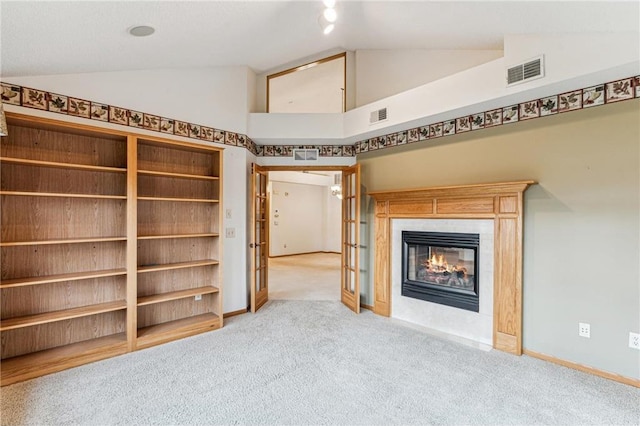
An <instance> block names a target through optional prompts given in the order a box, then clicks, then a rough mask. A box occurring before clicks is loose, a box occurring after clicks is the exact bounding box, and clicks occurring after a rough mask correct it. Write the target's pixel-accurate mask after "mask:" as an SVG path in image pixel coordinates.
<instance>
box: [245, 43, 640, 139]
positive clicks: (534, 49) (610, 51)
mask: <svg viewBox="0 0 640 426" xmlns="http://www.w3.org/2000/svg"><path fill="white" fill-rule="evenodd" d="M639 44H640V40H639V39H638V35H637V33H635V34H598V35H593V36H592V35H583V34H581V35H558V36H553V37H551V36H549V37H542V36H538V35H530V36H508V37H505V50H504V54H505V56H504V58H500V59H495V60H493V61H490V62H486V63H483V64H481V65H478V66H475V67H473V68H469V69H467V70H464V71H461V72H459V73H456V74H453V75H450V76H447V77H444V78H441V79H438V80H435V81H432V82H430V83H427V84H425V85H422V86H419V87H416V88H414V89H411V90H408V91H405V92H402V93H400V94H395V95H393V96H389V97H387V98H384V99H382V100H378V101H374V102H372V103H370V104H367V105H365V106H361V107H358V108H355V109H353V110H350V111H347V112H346V113H345V114H342V116H341V117H342V120H343V123H342V129H343V134H342V137H340V135H338V131H339V128H340V123H339V119H340V117H337V118H336V119H335V121H332V122H331V123H327V122H326V118H325V117H322V116H316V117H302V116H300V115H298V114H295V115H290V116H287V115H284V116H283V117H277V118H273V117H272V118H269V117H258V115H259V114H251V117H250V119H249V128H248V133H249V134H250V135H251V137H252V138H253V139H254V140H256V141H259V142H260V141H265V142H264V143H267V142H266V141H276V140H278V141H280V143H283V144H288V143H289V141H290V140H292V141H295V143H296V144H298V143H299V142H300V138H301V137H304V135H306V136H308V137H310V138H314V140H323V139H325V138H326V139H329V140H330V142H329V143H340V142H341V143H353V142H356V141H359V140H363V139H367V138H370V137H374V136H380V135H384V134H388V133H392V132H396V131H400V130H406V129H408V128H411V127H417V126H421V125H424V124H430V123H435V122H438V121H442V120H445V119H451V118H457V117H460V116H463V115H467V114H473V113H478V112H483V111H487V110H491V109H493V108H498V107H503V106H508V105H513V104H516V103H519V102H524V101H528V100H531V99H536V98H539V97H543V96H547V95H553V94H557V93H562V92H564V91H568V90H574V89H579V88H583V87H588V86H589V85H592V84H601V83H604V82H607V81H612V80H617V79H620V78H625V77H630V76H634V75H637V74H638V73H640V46H639ZM594 52H597V53H594ZM539 54H544V55H545V63H546V64H545V74H546V76H545V77H544V78H541V79H538V80H533V81H530V82H527V83H523V84H519V85H515V86H512V87H508V88H507V87H506V82H505V71H506V68H507V66H511V65H513V64H514V63H517V62H518V61H522V60H526V59H529V58H531V57H532V56H536V55H539ZM414 71H415V72H418V73H419V72H421V70H420V69H414ZM358 84H359V83H358ZM380 108H387V115H388V119H387V120H386V121H383V122H379V123H376V124H373V125H372V124H370V123H369V117H370V114H371V112H372V111H374V110H377V109H380ZM301 123H304V125H302V124H301ZM328 124H330V125H328ZM306 129H313V132H307V130H306ZM311 133H312V134H311Z"/></svg>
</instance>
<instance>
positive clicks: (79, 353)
mask: <svg viewBox="0 0 640 426" xmlns="http://www.w3.org/2000/svg"><path fill="white" fill-rule="evenodd" d="M126 352H127V336H126V335H125V333H118V334H112V335H109V336H104V337H98V338H95V339H91V340H84V341H81V342H76V343H70V344H68V345H64V346H57V347H55V348H51V349H45V350H42V351H38V352H32V353H29V354H26V355H21V356H16V357H13V358H8V359H3V360H2V382H1V383H0V384H1V385H2V386H7V385H10V384H13V383H17V382H21V381H23V380H28V379H32V378H34V377H39V376H42V375H43V374H49V373H54V372H56V371H61V370H65V369H67V368H70V367H75V366H77V365H82V364H86V363H88V362H92V361H98V360H101V359H105V358H110V357H112V356H115V355H120V354H124V353H126Z"/></svg>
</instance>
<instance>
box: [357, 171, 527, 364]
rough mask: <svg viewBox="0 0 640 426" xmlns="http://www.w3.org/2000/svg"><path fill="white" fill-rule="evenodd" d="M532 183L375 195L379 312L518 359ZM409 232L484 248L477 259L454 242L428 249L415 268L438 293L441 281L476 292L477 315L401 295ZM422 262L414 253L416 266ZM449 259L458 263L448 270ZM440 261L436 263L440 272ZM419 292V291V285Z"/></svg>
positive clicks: (415, 274)
mask: <svg viewBox="0 0 640 426" xmlns="http://www.w3.org/2000/svg"><path fill="white" fill-rule="evenodd" d="M534 183H535V182H534V181H519V182H504V183H494V184H477V185H464V186H450V187H437V188H423V189H409V190H398V191H384V192H373V193H369V195H370V196H371V197H373V198H374V200H375V202H376V204H375V241H376V244H375V271H374V306H373V308H374V312H376V313H377V314H380V315H385V316H392V317H394V318H398V319H403V320H406V321H409V322H413V323H416V324H419V325H422V326H425V327H429V328H432V329H435V330H438V331H442V332H445V333H449V334H453V335H457V336H461V337H465V338H468V339H471V340H474V341H476V342H480V343H487V344H492V345H493V347H494V348H496V349H499V350H503V351H505V352H510V353H513V354H516V355H520V354H521V353H522V210H523V193H524V191H525V190H526V189H527V187H528V186H529V185H531V184H534ZM403 231H417V232H426V233H436V235H443V234H444V235H450V234H456V233H461V234H467V235H477V236H478V240H479V243H478V245H477V247H478V250H477V253H475V252H474V254H470V253H469V252H464V251H462V250H458V249H455V248H452V247H451V244H448V243H449V242H448V241H447V242H446V243H447V244H444V243H442V244H440V243H441V242H437V241H436V242H435V243H431V245H433V246H434V248H433V249H424V248H423V249H422V250H423V251H424V250H428V251H429V256H426V255H424V254H420V252H419V251H417V249H415V248H414V249H413V250H414V254H416V253H417V254H418V255H419V256H418V257H419V259H420V260H419V262H420V264H415V265H413V268H414V272H413V275H412V278H414V281H418V283H417V284H421V281H423V282H425V283H426V285H425V287H430V288H435V287H437V286H434V285H433V284H439V285H440V287H451V288H453V291H454V292H456V291H457V292H458V293H467V294H470V293H476V294H478V296H479V300H478V306H477V311H476V310H475V309H459V307H456V306H451V303H444V304H443V303H441V301H439V300H437V298H436V300H420V299H419V298H415V297H413V296H412V297H407V296H408V295H409V294H408V293H407V292H406V291H405V294H404V295H403V290H402V282H403V259H402V251H403V237H402V232H403ZM418 241H419V240H418ZM438 245H440V246H441V247H444V249H445V250H444V251H443V250H442V248H438ZM460 245H461V246H464V245H465V243H464V242H462V243H460ZM405 250H407V248H406V247H405ZM431 251H433V253H431ZM432 254H434V255H435V256H434V257H433V259H430V258H429V257H430V256H431V255H432ZM476 255H477V257H475V256H476ZM418 257H416V256H414V260H413V262H414V263H416V262H418V260H416V259H417V258H418ZM440 257H442V259H440V260H439V259H438V258H440ZM472 257H474V261H475V262H477V263H478V269H477V270H475V272H473V275H477V276H478V279H479V281H478V283H477V284H478V286H477V287H476V286H475V283H474V282H472V281H471V280H470V277H469V267H470V265H472V264H473V262H471V258H472ZM445 260H447V261H448V262H452V263H455V265H447V266H443V265H444V263H445V262H444V261H445ZM434 263H438V264H437V265H436V267H434V266H433V264H434ZM406 267H407V266H406V265H405V268H406ZM474 267H475V266H474ZM404 275H407V274H406V271H405V274H404ZM474 279H475V277H474ZM456 280H458V281H456ZM410 281H411V280H410ZM414 290H416V291H417V292H420V291H421V289H420V288H414Z"/></svg>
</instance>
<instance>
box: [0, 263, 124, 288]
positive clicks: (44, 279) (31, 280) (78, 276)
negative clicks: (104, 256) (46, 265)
mask: <svg viewBox="0 0 640 426" xmlns="http://www.w3.org/2000/svg"><path fill="white" fill-rule="evenodd" d="M126 274H127V270H126V269H125V268H120V269H108V270H104V271H89V272H76V273H73V274H56V275H45V276H41V277H28V278H15V279H11V280H2V282H0V288H13V287H22V286H28V285H38V284H48V283H58V282H63V281H77V280H86V279H91V278H103V277H113V276H117V275H126Z"/></svg>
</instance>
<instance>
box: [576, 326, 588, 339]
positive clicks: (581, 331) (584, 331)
mask: <svg viewBox="0 0 640 426" xmlns="http://www.w3.org/2000/svg"><path fill="white" fill-rule="evenodd" d="M578 336H581V337H586V338H587V339H589V338H591V324H587V323H586V322H579V323H578Z"/></svg>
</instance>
